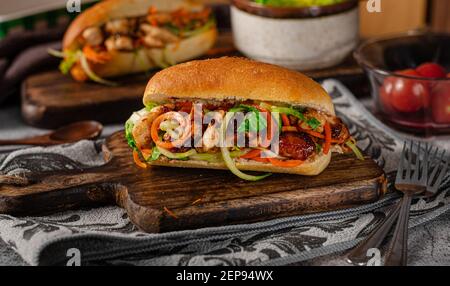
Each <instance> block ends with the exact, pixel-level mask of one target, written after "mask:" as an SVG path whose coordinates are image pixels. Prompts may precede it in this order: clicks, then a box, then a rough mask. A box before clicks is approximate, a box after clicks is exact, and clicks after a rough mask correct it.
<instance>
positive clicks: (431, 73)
mask: <svg viewBox="0 0 450 286" xmlns="http://www.w3.org/2000/svg"><path fill="white" fill-rule="evenodd" d="M416 72H417V73H418V74H419V75H421V76H423V77H427V78H444V77H445V69H444V68H443V67H442V66H441V65H438V64H435V63H423V64H421V65H420V66H418V67H417V68H416Z"/></svg>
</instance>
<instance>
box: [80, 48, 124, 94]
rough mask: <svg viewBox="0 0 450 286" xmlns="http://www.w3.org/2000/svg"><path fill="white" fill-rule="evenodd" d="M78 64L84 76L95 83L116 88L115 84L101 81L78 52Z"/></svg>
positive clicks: (104, 80) (83, 56)
mask: <svg viewBox="0 0 450 286" xmlns="http://www.w3.org/2000/svg"><path fill="white" fill-rule="evenodd" d="M80 63H81V68H82V69H83V71H84V72H85V73H86V75H87V76H88V77H89V78H90V79H91V80H92V81H95V82H97V83H101V84H104V85H109V86H117V83H115V82H112V81H109V80H106V79H103V78H101V77H99V76H98V75H96V74H95V73H94V72H93V71H92V70H91V67H90V66H89V63H88V61H87V59H86V56H85V55H84V54H83V53H81V52H80Z"/></svg>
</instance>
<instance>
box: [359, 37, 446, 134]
mask: <svg viewBox="0 0 450 286" xmlns="http://www.w3.org/2000/svg"><path fill="white" fill-rule="evenodd" d="M354 57H355V59H356V61H357V62H358V63H359V64H360V65H361V66H362V67H363V69H364V71H365V72H366V74H367V76H368V78H369V81H370V85H371V94H372V98H373V100H374V103H375V105H374V108H375V113H376V114H377V115H379V116H381V117H382V119H384V120H386V121H387V122H388V123H391V124H393V125H395V127H398V128H401V129H404V130H408V131H410V132H415V133H426V134H436V133H447V134H450V78H449V76H450V74H449V73H450V34H443V33H432V32H409V33H406V34H403V35H399V36H395V37H389V38H379V39H373V40H369V41H367V42H365V43H363V44H361V45H360V46H359V47H358V48H357V49H356V51H355V52H354ZM427 62H433V63H437V64H439V65H441V66H442V67H443V68H444V69H445V72H446V73H447V78H424V77H422V76H420V75H418V74H417V73H415V72H414V69H416V68H417V67H418V66H420V65H421V64H423V63H427ZM401 71H403V72H401ZM399 72H400V74H399Z"/></svg>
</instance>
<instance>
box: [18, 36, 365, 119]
mask: <svg viewBox="0 0 450 286" xmlns="http://www.w3.org/2000/svg"><path fill="white" fill-rule="evenodd" d="M225 55H227V56H242V55H240V54H239V53H238V52H237V51H236V50H235V49H234V46H233V39H232V34H231V33H229V32H228V33H227V32H222V33H221V36H220V37H219V39H218V42H217V45H216V47H215V48H213V49H212V50H211V51H210V52H209V53H208V54H207V55H206V56H205V58H207V57H220V56H225ZM155 72H156V71H153V72H151V73H147V74H140V75H130V76H127V77H122V78H119V79H117V81H118V82H120V83H121V84H120V85H119V86H117V87H109V86H103V85H99V84H95V83H84V84H82V83H77V82H75V81H73V80H72V79H71V78H70V77H69V76H64V75H62V74H61V73H60V72H59V71H56V70H53V71H46V72H42V73H39V74H36V75H33V76H31V77H29V78H28V79H26V80H25V81H24V83H23V85H22V117H23V118H24V120H25V121H26V122H27V123H28V124H30V125H33V126H37V127H42V128H56V127H59V126H62V125H65V124H68V123H72V122H75V121H81V120H97V121H100V122H102V123H105V124H107V123H120V122H124V121H125V120H126V119H127V118H128V117H129V116H130V114H131V112H133V111H135V110H137V109H140V108H141V107H142V95H143V93H144V90H145V86H146V84H147V82H148V80H149V78H150V77H151V76H152V75H153V74H154V73H155ZM305 73H306V74H307V75H309V76H311V77H313V78H315V79H321V78H327V77H334V78H339V79H341V80H343V81H346V80H347V79H348V80H349V81H351V84H350V85H354V84H353V82H355V81H357V82H359V81H360V79H361V77H362V76H361V75H362V70H361V69H360V68H359V67H358V66H357V65H356V63H355V62H354V61H353V60H352V58H351V57H349V58H348V59H347V60H346V61H344V62H343V63H342V64H341V65H339V66H337V67H333V68H330V69H323V70H316V71H308V72H305Z"/></svg>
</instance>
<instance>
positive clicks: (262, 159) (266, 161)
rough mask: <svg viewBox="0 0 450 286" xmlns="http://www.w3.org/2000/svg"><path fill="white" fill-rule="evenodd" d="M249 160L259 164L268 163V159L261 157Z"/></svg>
mask: <svg viewBox="0 0 450 286" xmlns="http://www.w3.org/2000/svg"><path fill="white" fill-rule="evenodd" d="M250 160H253V161H256V162H261V163H269V159H267V158H261V157H254V158H250Z"/></svg>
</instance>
